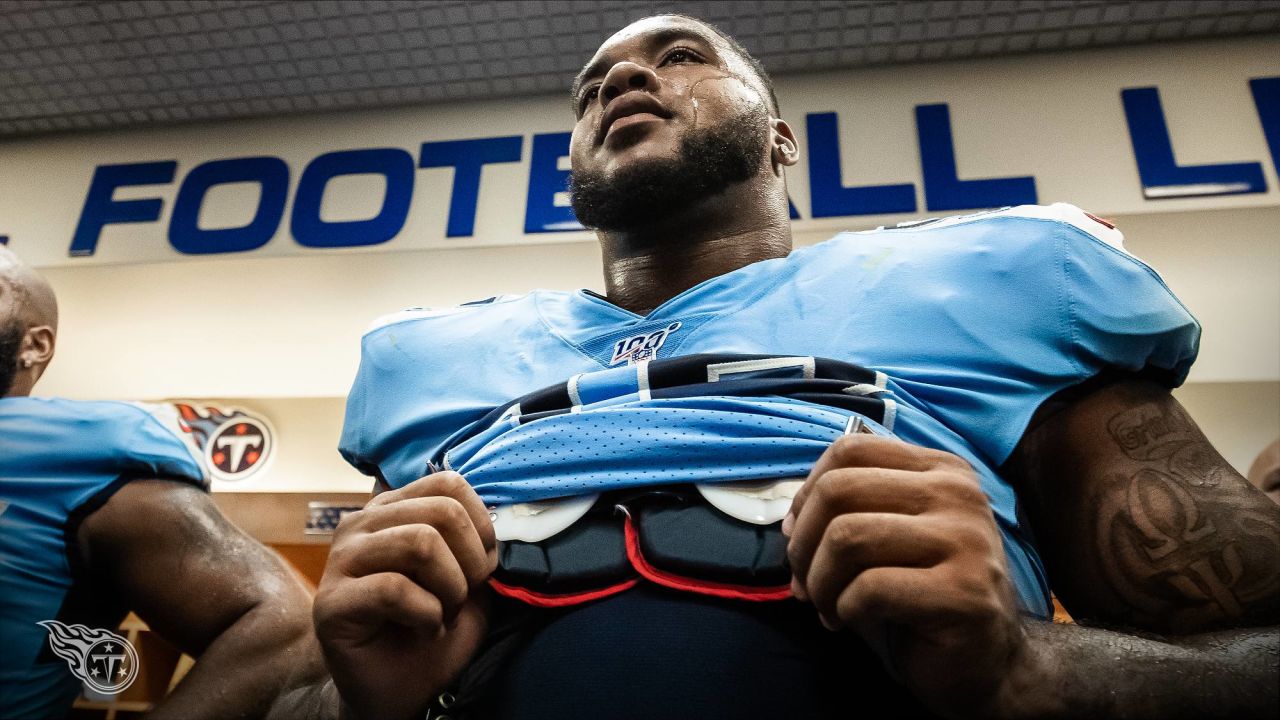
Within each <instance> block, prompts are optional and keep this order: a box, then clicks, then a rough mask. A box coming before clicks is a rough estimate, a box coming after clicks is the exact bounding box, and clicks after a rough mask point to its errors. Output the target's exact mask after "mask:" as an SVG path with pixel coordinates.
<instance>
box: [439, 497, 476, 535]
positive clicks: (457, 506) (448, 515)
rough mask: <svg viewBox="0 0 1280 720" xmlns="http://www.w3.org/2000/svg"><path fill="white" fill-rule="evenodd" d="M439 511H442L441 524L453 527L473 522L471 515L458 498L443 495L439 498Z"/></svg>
mask: <svg viewBox="0 0 1280 720" xmlns="http://www.w3.org/2000/svg"><path fill="white" fill-rule="evenodd" d="M437 505H438V511H439V513H440V522H441V524H444V525H447V526H449V527H452V528H458V527H465V526H466V525H467V524H468V523H470V522H471V516H470V515H468V514H467V509H466V508H465V507H463V506H462V503H461V502H459V501H458V500H457V499H456V498H453V497H442V498H439V502H438V504H437Z"/></svg>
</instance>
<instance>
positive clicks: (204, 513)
mask: <svg viewBox="0 0 1280 720" xmlns="http://www.w3.org/2000/svg"><path fill="white" fill-rule="evenodd" d="M79 545H80V548H81V552H82V554H83V555H84V558H85V560H86V562H87V564H88V565H89V567H90V569H91V570H92V571H93V573H94V574H95V576H97V577H99V578H101V579H102V581H103V582H104V583H105V584H106V585H107V589H108V591H111V592H115V593H118V595H119V596H120V597H121V599H122V600H123V601H125V602H126V603H128V604H129V605H130V607H131V608H132V609H133V610H134V611H135V612H137V613H138V614H139V615H140V616H141V617H142V618H143V619H144V620H145V621H146V622H147V623H148V625H150V626H151V628H152V629H153V630H155V631H157V632H159V633H160V634H161V636H163V637H165V638H166V639H168V640H169V641H171V642H173V643H175V644H177V645H179V646H180V647H181V648H182V649H183V650H184V651H186V652H189V653H192V654H197V655H198V654H199V653H201V652H202V651H203V650H204V649H205V648H206V647H208V645H209V644H210V643H212V642H213V641H214V640H215V639H217V637H218V636H219V635H221V634H222V633H223V632H224V631H225V630H226V629H227V628H229V627H230V626H231V625H233V624H234V623H235V622H236V621H237V620H239V619H240V618H241V617H243V616H245V615H246V614H247V613H249V612H250V611H252V610H254V609H255V608H257V607H259V606H261V605H263V604H264V603H268V602H270V603H275V604H278V605H280V606H281V607H282V608H285V609H286V611H285V612H284V613H282V615H290V614H291V613H292V614H297V615H299V616H300V617H301V616H303V615H305V613H306V612H307V609H308V608H307V606H308V596H307V592H306V590H305V589H304V588H303V586H302V585H301V583H300V582H299V581H298V579H297V577H296V576H295V575H294V574H293V572H292V571H291V570H289V569H288V567H287V566H285V564H284V563H283V561H282V560H280V558H279V557H278V556H277V555H275V554H274V553H272V552H271V551H270V550H268V549H267V548H265V547H263V546H262V545H261V544H260V543H258V542H257V541H256V540H254V539H252V538H250V537H249V536H247V535H245V534H244V532H243V531H241V530H240V529H239V528H237V527H235V526H234V525H232V524H231V523H230V522H229V521H228V520H227V519H226V518H225V517H224V516H223V515H222V513H221V512H220V511H219V510H218V509H217V507H216V506H215V505H214V503H213V499H212V498H211V497H210V496H209V494H208V493H206V492H204V491H202V490H200V489H198V488H195V487H192V486H190V485H186V484H183V483H177V482H171V481H165V480H138V481H134V482H131V483H128V484H127V485H125V486H124V487H123V488H121V489H120V490H119V491H117V492H116V494H115V495H114V496H113V497H112V498H111V500H110V501H108V502H107V503H106V505H104V506H103V507H102V508H101V509H99V510H97V511H96V512H94V513H93V514H92V515H90V516H89V517H88V518H87V519H86V520H85V521H84V523H83V524H82V525H81V529H80V535H79Z"/></svg>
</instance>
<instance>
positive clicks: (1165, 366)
mask: <svg viewBox="0 0 1280 720" xmlns="http://www.w3.org/2000/svg"><path fill="white" fill-rule="evenodd" d="M1062 267H1063V277H1064V280H1065V282H1064V287H1065V290H1064V293H1065V296H1066V303H1067V313H1068V322H1069V327H1070V330H1071V340H1072V345H1073V347H1074V350H1075V352H1074V354H1073V359H1074V360H1075V362H1076V363H1077V364H1078V365H1079V366H1080V368H1081V370H1082V371H1083V372H1084V373H1085V374H1087V375H1093V374H1096V373H1097V372H1098V371H1100V370H1102V369H1104V368H1118V369H1122V370H1126V371H1129V372H1133V373H1140V374H1142V375H1144V376H1146V377H1148V378H1151V379H1153V380H1156V381H1158V382H1160V383H1162V384H1164V385H1165V386H1167V387H1170V388H1174V387H1177V386H1179V385H1181V384H1182V383H1183V381H1184V380H1186V378H1187V373H1188V372H1189V371H1190V370H1191V364H1192V363H1193V362H1195V358H1196V354H1197V353H1198V351H1199V347H1200V323H1199V322H1197V321H1196V319H1195V317H1193V316H1192V315H1191V313H1190V312H1189V311H1188V310H1187V309H1186V307H1184V306H1183V305H1182V303H1181V302H1180V301H1179V300H1178V298H1177V297H1176V296H1175V295H1174V294H1173V292H1172V291H1171V290H1170V289H1169V288H1168V286H1167V285H1165V283H1164V280H1163V279H1162V278H1161V277H1160V275H1159V274H1158V273H1156V271H1155V270H1153V269H1152V268H1151V267H1149V266H1148V265H1146V264H1145V263H1143V262H1142V261H1140V260H1138V259H1137V258H1135V257H1133V256H1132V255H1130V254H1129V253H1128V252H1126V251H1125V250H1124V249H1123V246H1122V245H1121V246H1116V245H1110V244H1105V243H1102V242H1098V241H1097V240H1096V238H1093V237H1088V238H1084V237H1082V238H1078V239H1077V241H1076V242H1069V243H1064V253H1063V258H1062Z"/></svg>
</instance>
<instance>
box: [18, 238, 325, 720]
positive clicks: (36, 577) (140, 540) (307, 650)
mask: <svg viewBox="0 0 1280 720" xmlns="http://www.w3.org/2000/svg"><path fill="white" fill-rule="evenodd" d="M56 330H57V304H56V301H55V298H54V295H53V291H52V290H51V288H50V287H49V285H48V284H47V283H46V282H45V281H44V279H43V278H41V277H40V276H39V275H37V274H36V273H35V272H34V271H32V270H31V269H30V268H28V267H26V266H25V265H23V264H22V263H21V262H20V261H19V260H18V258H17V257H16V256H14V255H13V253H12V252H10V251H9V250H7V249H5V248H4V247H3V246H0V637H3V639H4V651H3V652H2V653H0V717H4V718H14V719H18V718H55V717H64V716H66V715H67V713H68V712H69V710H70V707H71V704H72V702H73V701H74V700H75V698H76V697H77V696H78V695H79V694H80V692H81V688H82V687H85V686H88V684H89V683H90V682H97V683H98V684H99V686H100V687H99V688H98V692H99V693H100V694H111V692H113V691H114V692H120V691H123V689H124V687H126V686H127V683H128V682H130V679H131V677H136V673H137V672H138V671H139V670H140V668H139V667H138V662H139V660H138V658H137V656H136V655H129V654H127V653H126V652H125V650H124V649H123V648H121V647H120V645H119V643H118V641H117V640H116V639H114V638H111V637H109V636H107V635H106V633H107V632H109V631H112V630H114V629H115V628H116V627H117V626H118V625H119V624H120V621H121V620H122V619H123V618H124V615H125V613H126V612H127V611H129V610H134V611H136V612H137V613H138V614H139V615H140V616H141V617H142V618H143V619H144V620H145V621H146V622H147V623H148V624H149V625H150V627H151V629H152V630H155V631H157V632H158V633H160V635H161V636H162V637H164V638H166V639H167V640H169V641H170V642H172V643H174V644H175V645H177V646H178V647H180V648H181V649H182V650H183V651H185V652H187V653H190V654H192V655H194V656H197V657H198V658H199V662H198V663H197V664H196V666H195V669H193V670H192V671H191V672H190V673H189V674H188V675H187V676H186V678H185V679H184V680H183V682H182V683H180V684H179V685H178V687H177V688H176V689H175V691H174V692H173V694H172V695H170V696H169V697H168V698H167V699H166V700H165V702H164V703H162V704H161V705H160V706H159V707H158V708H157V709H156V711H155V713H154V715H153V716H154V717H173V718H199V717H208V718H223V717H248V716H256V717H261V716H264V715H266V714H267V713H268V712H270V711H272V710H273V703H275V702H276V701H277V700H278V698H279V697H280V696H282V695H283V694H284V693H286V692H288V691H290V690H291V689H292V688H293V687H295V686H296V685H297V684H300V683H303V682H306V681H308V680H310V679H311V678H313V677H314V676H316V674H317V673H318V671H319V658H318V656H317V654H316V653H315V646H314V641H313V640H311V634H310V622H309V617H308V610H309V597H308V593H307V591H306V589H305V588H304V587H303V586H302V585H301V584H300V583H299V582H298V580H297V579H296V577H295V575H294V574H293V572H292V571H290V570H289V569H287V567H286V566H285V565H284V564H283V562H282V561H281V560H280V559H279V558H278V557H277V556H275V555H274V554H272V553H271V552H270V551H268V550H267V549H266V548H264V547H262V546H261V545H259V544H258V543H257V542H255V541H254V540H252V539H251V538H249V537H247V536H245V535H244V534H243V533H242V532H241V531H240V530H239V529H238V528H236V527H234V526H233V525H231V524H230V523H229V522H227V520H226V519H225V518H223V516H222V515H221V513H220V512H219V511H218V509H217V507H216V506H215V505H214V504H213V501H212V499H211V498H210V497H209V494H208V484H209V478H208V472H209V471H208V466H207V465H206V464H205V462H204V460H203V459H202V458H203V453H202V447H201V445H200V442H201V441H200V440H199V439H197V434H196V433H193V432H192V430H193V428H192V426H191V425H190V424H189V423H188V422H186V421H185V420H184V419H183V418H182V417H181V416H180V414H179V409H178V408H177V407H175V405H173V404H142V403H123V402H84V401H72V400H63V399H54V398H34V397H29V395H30V394H31V391H32V388H33V387H34V385H35V383H36V381H37V380H38V379H39V378H40V376H41V374H42V373H43V372H44V369H45V367H46V366H47V365H48V364H49V362H50V360H51V359H52V358H53V350H54V341H55V336H56ZM100 640H105V642H108V643H114V644H112V645H109V646H108V645H105V644H103V643H102V642H99V641H100ZM112 653H115V654H114V655H113V654H112ZM280 716H281V717H287V715H280Z"/></svg>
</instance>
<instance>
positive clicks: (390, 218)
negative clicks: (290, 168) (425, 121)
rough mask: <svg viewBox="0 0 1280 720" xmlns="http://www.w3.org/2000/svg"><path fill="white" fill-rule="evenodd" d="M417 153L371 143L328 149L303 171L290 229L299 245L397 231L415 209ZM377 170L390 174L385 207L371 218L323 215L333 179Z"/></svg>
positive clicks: (369, 239) (372, 241)
mask: <svg viewBox="0 0 1280 720" xmlns="http://www.w3.org/2000/svg"><path fill="white" fill-rule="evenodd" d="M414 172H415V168H414V166H413V156H411V155H409V153H407V152H405V151H404V150H401V149H400V148H370V149H368V150H341V151H338V152H331V153H325V154H324V155H321V156H319V157H317V158H316V159H315V160H312V161H311V164H310V165H307V169H306V170H303V171H302V178H301V179H300V180H299V181H298V191H297V194H296V195H294V198H293V216H292V218H291V219H290V230H291V231H292V232H293V239H294V240H297V241H298V244H299V245H305V246H307V247H314V248H326V247H355V246H361V245H377V244H379V243H384V242H386V241H388V240H390V239H391V238H393V237H395V236H396V233H399V232H400V228H402V227H404V221H405V218H406V217H408V215H409V201H410V200H411V199H412V198H413V174H414ZM365 173H372V174H377V175H382V176H383V177H384V178H386V180H387V190H386V194H385V195H384V197H383V200H382V209H381V210H379V211H378V214H377V215H375V216H373V217H371V218H369V219H367V220H340V221H335V222H330V221H326V220H322V219H321V218H320V203H321V201H322V200H323V199H324V189H325V187H326V186H327V185H328V184H329V181H330V180H332V179H333V178H335V177H338V176H339V175H360V174H365Z"/></svg>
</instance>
